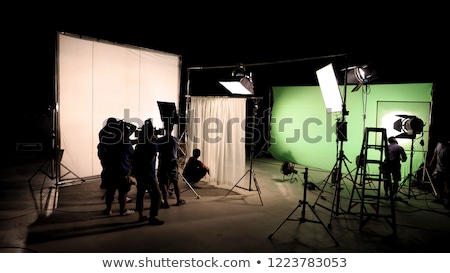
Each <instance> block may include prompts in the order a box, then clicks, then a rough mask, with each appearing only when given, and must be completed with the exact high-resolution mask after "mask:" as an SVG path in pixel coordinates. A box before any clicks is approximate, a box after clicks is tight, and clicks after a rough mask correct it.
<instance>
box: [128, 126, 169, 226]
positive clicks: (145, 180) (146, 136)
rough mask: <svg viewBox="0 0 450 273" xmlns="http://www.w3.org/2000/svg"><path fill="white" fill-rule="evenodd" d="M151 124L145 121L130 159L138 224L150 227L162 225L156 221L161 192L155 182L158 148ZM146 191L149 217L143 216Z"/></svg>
mask: <svg viewBox="0 0 450 273" xmlns="http://www.w3.org/2000/svg"><path fill="white" fill-rule="evenodd" d="M155 140H156V139H155V138H154V135H153V124H152V122H151V120H146V121H145V123H144V125H143V126H142V129H141V131H140V132H139V135H138V143H137V144H136V147H135V150H134V154H133V158H132V161H131V163H132V174H133V176H134V177H135V178H136V187H137V193H136V211H137V212H138V214H139V218H138V222H145V221H148V223H149V224H150V225H162V224H164V221H163V220H160V219H158V217H157V216H158V212H159V206H160V204H161V192H160V189H159V185H158V182H157V180H156V154H157V150H158V146H157V145H156V143H155V142H154V141H155ZM146 191H148V193H149V195H150V212H149V217H147V216H145V215H144V212H143V211H144V196H145V192H146Z"/></svg>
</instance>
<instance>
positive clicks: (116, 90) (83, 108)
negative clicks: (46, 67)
mask: <svg viewBox="0 0 450 273" xmlns="http://www.w3.org/2000/svg"><path fill="white" fill-rule="evenodd" d="M58 54H59V55H58V61H59V62H58V63H57V65H58V72H59V73H58V86H59V90H58V95H59V101H58V103H59V106H60V107H59V118H60V126H59V129H60V138H61V149H63V150H64V156H63V158H62V163H63V166H66V167H67V168H68V169H70V170H71V171H72V172H73V173H74V174H75V175H77V176H79V177H89V176H96V175H99V174H100V172H101V166H100V161H99V159H98V157H97V144H98V142H99V139H98V132H99V131H100V129H101V128H102V127H103V125H104V124H105V122H106V120H107V119H108V118H109V117H114V118H116V119H122V120H124V121H126V122H128V123H131V124H134V125H136V126H137V127H140V126H142V124H143V122H144V121H145V120H147V119H149V118H151V119H152V120H153V121H154V123H153V125H154V126H155V127H158V128H161V127H162V121H161V117H160V113H159V109H158V104H157V101H165V102H174V103H175V104H176V106H177V108H178V102H179V94H180V69H181V68H180V67H181V65H180V56H178V55H174V54H169V53H165V52H160V51H154V50H149V49H142V48H133V47H130V46H120V45H117V44H110V43H102V42H98V41H92V40H87V39H80V38H77V37H71V36H67V35H62V34H60V35H59V51H58ZM174 133H176V132H174ZM64 171H65V170H61V172H64ZM67 178H70V177H67Z"/></svg>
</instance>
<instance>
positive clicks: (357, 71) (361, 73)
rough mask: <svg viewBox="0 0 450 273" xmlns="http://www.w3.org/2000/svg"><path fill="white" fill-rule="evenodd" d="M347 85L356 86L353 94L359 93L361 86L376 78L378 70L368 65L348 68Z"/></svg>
mask: <svg viewBox="0 0 450 273" xmlns="http://www.w3.org/2000/svg"><path fill="white" fill-rule="evenodd" d="M347 70H348V73H347V83H350V84H356V86H355V88H353V90H352V92H356V91H358V90H359V89H360V88H361V86H363V85H364V84H368V83H369V82H370V81H373V80H374V79H375V78H376V74H377V73H376V70H375V69H373V67H372V66H369V65H368V64H363V65H357V66H352V67H348V68H347Z"/></svg>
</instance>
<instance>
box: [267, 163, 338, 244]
mask: <svg viewBox="0 0 450 273" xmlns="http://www.w3.org/2000/svg"><path fill="white" fill-rule="evenodd" d="M303 176H304V180H305V181H304V184H303V185H304V188H303V200H299V201H298V205H297V206H296V207H295V208H294V210H293V211H292V212H291V213H290V214H289V215H288V216H287V217H286V218H285V219H284V220H283V222H281V224H280V225H278V227H277V228H276V229H275V230H274V231H273V232H272V233H271V234H270V235H269V237H268V239H271V238H272V236H273V235H274V234H275V232H277V231H278V230H279V229H280V228H281V226H283V224H284V223H286V222H287V221H298V222H299V225H301V224H302V223H306V222H310V223H315V224H320V225H321V226H322V227H323V228H324V229H325V230H326V231H327V233H328V235H330V237H331V239H333V241H334V242H335V243H336V246H339V242H338V241H337V240H336V239H335V238H334V236H333V234H331V232H330V230H329V229H328V228H327V227H326V226H325V224H324V223H323V222H322V220H320V218H319V216H318V215H317V213H316V211H315V210H314V209H313V208H312V207H311V205H310V204H309V203H308V202H307V201H306V192H307V185H308V168H305V172H304V173H303ZM302 205H303V207H302ZM306 206H308V207H309V209H310V210H311V211H312V212H313V213H314V216H316V218H317V220H310V219H307V218H306V217H305V215H306ZM300 207H302V212H301V216H300V217H299V218H291V216H292V214H294V212H295V211H296V210H297V209H298V208H300Z"/></svg>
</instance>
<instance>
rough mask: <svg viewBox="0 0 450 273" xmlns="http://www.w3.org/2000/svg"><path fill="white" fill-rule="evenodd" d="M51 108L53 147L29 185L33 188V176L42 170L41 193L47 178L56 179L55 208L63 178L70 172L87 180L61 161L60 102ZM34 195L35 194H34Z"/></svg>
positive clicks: (29, 180)
mask: <svg viewBox="0 0 450 273" xmlns="http://www.w3.org/2000/svg"><path fill="white" fill-rule="evenodd" d="M49 110H50V112H51V116H52V131H51V138H52V147H51V150H50V155H49V157H48V159H47V160H46V161H44V163H43V164H42V165H41V166H40V167H39V168H38V169H37V170H36V171H35V172H34V173H33V175H32V176H31V177H30V178H29V179H28V185H29V187H30V189H32V186H31V181H32V180H33V178H34V177H35V176H36V175H37V174H38V173H39V172H42V173H43V174H44V179H43V182H42V186H41V195H42V191H43V188H44V184H45V181H46V179H47V178H49V179H51V180H55V200H54V202H53V208H52V209H54V208H56V204H57V202H56V199H57V196H58V195H57V194H58V188H59V186H60V185H61V184H62V183H61V181H63V178H64V177H65V176H66V175H68V174H70V173H71V174H73V175H74V176H75V177H76V178H77V179H78V180H80V181H81V182H84V181H86V180H85V179H83V178H81V177H79V176H78V175H76V174H75V173H74V172H73V171H71V170H70V169H69V168H68V167H67V166H65V165H64V164H62V163H61V160H62V157H63V153H64V150H62V149H61V148H60V136H59V115H58V104H57V103H55V105H54V106H50V107H49ZM61 166H62V167H63V168H64V169H66V171H67V172H66V173H65V174H63V175H61ZM33 197H34V195H33Z"/></svg>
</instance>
